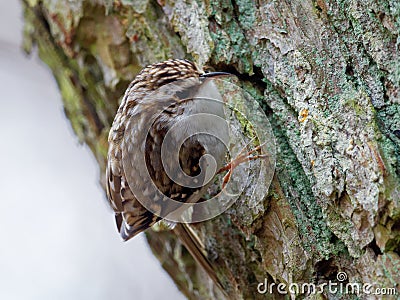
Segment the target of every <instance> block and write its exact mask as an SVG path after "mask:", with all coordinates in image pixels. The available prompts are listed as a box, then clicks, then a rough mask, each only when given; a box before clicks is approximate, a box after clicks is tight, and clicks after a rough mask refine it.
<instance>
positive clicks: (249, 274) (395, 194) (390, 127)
mask: <svg viewBox="0 0 400 300" xmlns="http://www.w3.org/2000/svg"><path fill="white" fill-rule="evenodd" d="M24 11H25V41H24V43H25V48H26V49H27V50H29V49H31V48H32V45H34V44H36V45H37V46H38V49H39V55H40V57H41V59H42V60H43V61H45V62H46V63H47V64H48V65H49V67H50V68H51V70H52V71H53V74H54V76H55V78H56V80H57V82H58V85H59V88H60V91H61V94H62V97H63V101H64V106H65V112H66V115H67V116H68V118H69V119H70V121H71V125H72V128H73V129H74V131H75V132H76V134H77V136H78V137H79V139H80V141H82V142H85V143H87V144H88V145H89V146H90V148H91V149H92V151H93V153H94V154H95V156H96V159H97V160H98V162H99V165H100V169H101V170H102V174H104V172H103V171H104V167H105V156H106V151H107V140H106V138H107V133H108V130H109V128H110V125H111V122H112V120H113V116H114V113H115V111H116V109H117V106H118V101H119V99H120V97H121V95H122V94H123V91H124V90H125V88H126V86H127V85H128V84H129V82H130V81H131V80H132V79H133V78H134V76H135V75H136V74H137V72H138V71H139V70H140V69H141V68H142V67H143V66H145V65H146V64H148V63H152V62H155V61H160V60H163V59H166V58H171V57H176V58H181V57H186V58H190V59H193V60H194V61H196V62H197V63H198V64H199V65H200V66H205V65H206V66H210V67H212V68H215V69H218V70H221V71H229V72H232V73H234V74H236V75H237V76H238V78H239V82H240V84H241V86H242V87H243V88H244V89H245V90H247V91H248V92H249V93H250V94H251V95H252V96H253V97H254V98H255V99H256V100H257V101H258V102H259V103H260V106H261V107H262V109H263V110H264V111H265V112H266V115H267V117H268V119H269V121H270V122H271V124H272V125H273V132H274V135H275V139H276V143H277V169H276V174H275V177H274V180H273V183H272V187H271V189H270V192H269V194H268V196H267V197H266V198H265V199H261V201H259V202H258V204H257V206H256V209H253V210H249V211H246V210H244V209H243V207H240V205H239V206H236V207H235V206H234V207H233V208H232V209H230V210H229V211H227V212H226V213H225V214H224V215H222V216H220V217H218V218H216V219H214V220H212V221H208V222H204V223H202V224H198V225H196V226H195V230H196V231H197V232H198V233H199V236H200V237H201V238H202V239H203V241H204V244H205V245H206V246H207V250H208V252H209V256H210V259H211V260H212V261H213V263H214V264H215V266H216V269H217V272H218V273H219V274H220V277H221V280H222V282H224V284H225V285H226V287H227V291H228V293H229V294H230V296H231V297H232V298H238V299H250V298H251V299H252V298H265V296H267V297H269V298H271V299H279V298H281V297H282V295H279V294H278V293H276V290H275V293H274V294H272V295H259V294H258V293H257V283H258V282H263V281H264V278H267V279H268V280H269V281H270V282H272V281H274V282H277V283H278V282H283V283H287V284H290V283H293V282H316V283H317V284H322V283H324V282H326V281H327V280H328V279H332V274H336V273H337V272H338V271H346V273H347V275H348V277H349V282H376V283H377V284H378V283H379V285H380V286H382V287H384V286H387V287H392V286H396V284H398V282H400V273H399V269H400V266H399V265H400V259H399V252H400V229H399V228H400V103H399V98H400V96H399V94H400V57H399V52H400V51H399V47H400V36H399V32H400V5H399V3H398V1H394V0H386V1H374V0H367V1H356V0H341V1H330V0H315V1H274V0H273V1H264V2H263V1H261V2H257V1H252V0H243V1H242V0H236V1H226V0H215V1H213V0H207V1H201V0H189V1H181V0H175V1H161V0H160V1H157V2H156V1H151V0H149V1H128V0H122V1H107V2H102V1H94V0H93V1H74V2H71V1H69V2H65V1H39V0H37V1H33V0H31V1H26V2H24ZM242 125H243V124H242ZM99 201H100V200H99ZM243 201H244V202H245V203H244V204H246V201H247V200H243ZM242 204H243V203H242ZM247 204H248V203H247ZM147 237H148V241H149V244H150V245H151V247H152V249H153V251H154V253H155V255H156V256H157V257H158V258H159V260H160V261H161V262H162V264H163V267H164V268H165V269H166V270H167V271H168V273H169V274H170V275H171V276H172V277H173V278H174V280H175V281H176V282H177V285H178V287H179V288H180V289H181V290H182V292H183V293H184V294H185V295H187V296H188V297H189V298H191V299H203V298H207V297H211V295H214V296H215V297H220V296H221V295H219V294H218V292H217V291H214V292H213V291H212V289H210V288H209V282H208V280H207V277H206V276H205V274H204V273H203V272H202V270H200V269H199V268H197V266H196V264H194V262H193V260H192V259H191V257H190V255H189V254H188V253H187V252H185V250H183V249H182V246H181V244H180V242H179V241H177V240H176V239H175V237H174V236H172V234H171V233H169V232H161V233H155V232H152V231H148V232H147ZM335 272H336V273H335ZM333 277H334V276H333ZM303 296H304V295H303ZM329 297H333V295H329Z"/></svg>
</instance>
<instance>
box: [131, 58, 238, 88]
mask: <svg viewBox="0 0 400 300" xmlns="http://www.w3.org/2000/svg"><path fill="white" fill-rule="evenodd" d="M224 75H231V74H229V73H225V72H209V73H205V72H204V71H203V70H201V69H200V68H199V67H198V66H197V65H196V64H195V63H193V62H191V61H189V60H186V59H170V60H166V61H163V62H159V63H155V64H152V65H149V66H147V67H145V68H144V69H142V70H141V71H140V73H139V74H138V75H137V76H136V78H135V80H134V81H133V82H132V83H131V86H130V88H132V89H134V90H136V91H139V90H140V91H145V92H152V91H155V90H157V89H159V88H160V87H162V86H164V85H166V84H169V83H172V82H175V81H179V80H180V81H184V80H187V79H193V83H194V84H195V83H201V82H203V81H204V80H206V79H207V78H211V77H216V76H224Z"/></svg>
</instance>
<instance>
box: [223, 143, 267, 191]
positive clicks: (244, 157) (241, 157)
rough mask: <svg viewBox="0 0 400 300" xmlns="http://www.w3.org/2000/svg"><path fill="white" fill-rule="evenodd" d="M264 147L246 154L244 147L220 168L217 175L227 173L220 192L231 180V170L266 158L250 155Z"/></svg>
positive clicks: (260, 146) (263, 155)
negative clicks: (245, 163)
mask: <svg viewBox="0 0 400 300" xmlns="http://www.w3.org/2000/svg"><path fill="white" fill-rule="evenodd" d="M264 145H265V143H264V144H261V145H259V146H257V147H255V148H254V149H252V150H250V151H248V152H247V153H244V151H245V150H246V147H244V148H243V149H242V150H241V151H240V153H239V154H238V155H237V156H236V157H235V158H234V159H233V160H231V161H230V163H228V164H227V165H226V166H224V167H222V168H221V169H219V170H218V172H217V174H221V173H222V172H225V171H228V173H226V174H225V176H224V178H223V181H222V190H223V189H224V188H225V186H226V184H227V183H228V182H229V180H230V179H231V176H232V173H233V170H234V169H235V168H236V167H237V166H238V165H240V164H242V163H244V162H248V161H251V160H255V159H259V158H266V157H268V155H267V154H257V155H252V154H253V153H255V152H258V151H260V150H261V148H262V147H263V146H264Z"/></svg>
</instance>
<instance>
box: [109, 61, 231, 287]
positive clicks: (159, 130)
mask: <svg viewBox="0 0 400 300" xmlns="http://www.w3.org/2000/svg"><path fill="white" fill-rule="evenodd" d="M221 76H231V74H230V73H225V72H208V73H207V72H204V71H203V70H202V69H200V68H199V67H198V66H197V65H196V64H195V63H193V62H191V61H189V60H186V59H169V60H166V61H163V62H159V63H154V64H151V65H149V66H146V67H145V68H143V69H142V70H141V71H140V72H139V73H138V74H137V76H136V77H135V78H134V80H133V81H132V82H131V83H130V84H129V86H128V88H127V89H126V91H125V94H124V96H123V98H122V100H121V103H120V106H119V108H118V110H117V112H116V115H115V118H114V121H113V123H112V126H111V129H110V132H109V137H108V142H109V149H108V154H107V165H106V192H107V198H108V200H109V204H110V206H111V207H112V209H113V211H114V213H115V220H116V224H117V228H118V231H119V234H120V235H121V237H122V239H123V240H124V241H127V240H129V239H131V238H133V237H134V236H136V235H137V234H139V233H140V232H143V231H145V230H147V229H148V228H150V227H152V226H153V225H154V224H156V223H157V222H159V221H162V220H163V218H167V216H169V215H170V214H171V213H174V212H175V211H177V210H178V209H179V204H180V203H197V202H199V201H203V200H202V196H203V194H204V193H205V192H206V190H207V188H208V186H209V185H210V184H211V183H212V180H211V179H212V178H213V176H214V175H215V174H217V173H218V170H219V169H221V168H222V167H223V165H224V162H225V160H226V152H227V149H226V145H225V144H226V142H227V140H225V141H221V138H219V137H216V136H213V135H220V136H222V140H224V139H227V138H229V137H228V135H229V134H228V129H227V128H216V127H218V124H219V123H218V122H217V121H215V122H214V121H213V120H212V119H213V118H211V120H210V119H207V118H204V119H201V118H200V119H199V118H192V119H191V116H193V115H196V114H200V115H201V116H203V115H204V114H207V115H211V116H215V119H216V120H219V118H223V117H224V111H223V103H222V102H221V101H207V99H204V98H218V97H220V95H218V92H217V90H216V88H215V85H214V84H213V81H212V80H213V79H215V78H219V77H221ZM198 95H202V97H200V98H199V99H197V98H198ZM176 124H178V125H179V126H175V125H176ZM204 131H211V134H192V133H196V132H204ZM168 132H172V134H170V135H168ZM167 137H168V138H169V139H168V141H165V140H166V139H167ZM163 143H164V145H167V151H166V153H167V156H166V158H165V157H162V152H163V151H162V150H163V149H162V147H163ZM179 147H180V148H179ZM178 148H179V149H178ZM164 152H165V151H164ZM208 156H211V157H212V159H211V160H210V159H203V158H204V157H206V158H207V157H208ZM163 159H164V160H163ZM210 165H211V167H212V168H211V167H210ZM210 168H211V169H212V171H211V172H207V170H208V169H210ZM225 169H226V168H225ZM182 172H183V173H182ZM182 177H183V178H186V179H187V180H186V182H183V183H182V182H179V178H182ZM165 199H172V200H174V201H165ZM172 227H173V230H174V232H175V233H176V234H177V236H178V237H179V238H180V240H181V241H182V243H183V245H184V246H185V247H186V248H187V250H188V251H189V253H190V254H191V255H192V256H193V258H194V259H195V260H196V261H197V262H198V263H199V264H200V265H201V266H202V267H203V268H204V269H205V271H206V272H207V274H208V275H209V276H210V278H211V279H212V280H213V282H214V283H215V284H216V285H217V286H219V287H220V288H221V289H223V284H222V283H221V281H220V280H219V278H218V276H217V275H216V272H215V270H214V269H213V266H212V264H211V263H210V261H209V259H208V257H207V252H206V251H205V249H204V245H203V244H202V242H201V241H200V240H199V238H198V237H196V236H195V234H194V232H193V230H191V228H190V225H189V224H187V223H182V222H177V223H175V224H173V225H172Z"/></svg>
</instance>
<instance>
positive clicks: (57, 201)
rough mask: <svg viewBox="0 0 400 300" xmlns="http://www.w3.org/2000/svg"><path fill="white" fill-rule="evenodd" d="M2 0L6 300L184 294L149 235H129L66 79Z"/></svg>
mask: <svg viewBox="0 0 400 300" xmlns="http://www.w3.org/2000/svg"><path fill="white" fill-rule="evenodd" d="M21 16H22V11H21V8H20V5H19V2H18V1H15V0H13V1H7V0H0V84H1V85H0V134H1V135H0V139H1V144H0V146H1V147H0V158H1V168H0V193H1V194H0V299H7V300H9V299H40V300H43V299H68V300H70V299H85V300H86V299H96V300H98V299H121V300H123V299H135V300H136V299H183V296H182V295H181V294H180V293H179V291H178V290H177V288H176V287H175V285H174V283H173V282H172V281H171V280H170V278H169V277H168V275H167V274H166V273H165V272H164V271H163V269H162V268H161V266H160V263H159V262H158V261H157V260H156V259H155V258H154V257H153V256H152V254H151V251H150V249H149V247H148V246H147V244H146V242H145V239H144V236H142V235H140V236H138V237H136V238H134V239H133V240H130V241H129V242H127V243H123V242H122V241H121V239H120V238H119V236H118V234H117V232H116V228H115V224H114V218H113V214H112V213H111V211H110V210H109V209H108V207H107V205H106V201H105V195H104V192H103V190H102V189H101V188H100V185H99V184H98V178H99V171H98V168H97V165H96V163H95V161H94V159H93V157H92V154H91V153H90V151H89V150H88V148H87V147H85V146H82V145H78V141H77V138H76V137H75V136H74V134H73V133H72V130H71V127H70V124H69V123H68V121H67V119H66V118H65V116H64V113H63V111H62V103H61V99H60V94H59V92H58V90H57V85H56V83H55V81H54V79H53V77H52V75H51V74H50V72H49V70H48V68H47V67H46V66H45V65H44V64H43V63H41V62H40V61H39V59H38V58H37V57H36V55H33V57H31V58H30V59H28V58H27V57H26V56H25V55H24V54H23V53H22V52H21V50H20V43H21V39H22V38H21V31H22V17H21Z"/></svg>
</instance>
